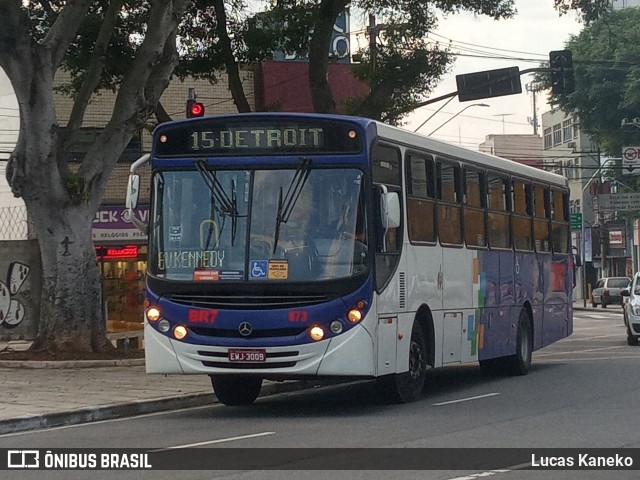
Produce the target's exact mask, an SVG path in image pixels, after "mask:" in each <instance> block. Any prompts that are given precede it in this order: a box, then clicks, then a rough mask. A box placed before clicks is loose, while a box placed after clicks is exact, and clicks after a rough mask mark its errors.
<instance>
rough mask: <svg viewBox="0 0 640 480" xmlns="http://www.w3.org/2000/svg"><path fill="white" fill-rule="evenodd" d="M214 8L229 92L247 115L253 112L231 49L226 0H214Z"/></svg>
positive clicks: (238, 107) (234, 101)
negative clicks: (225, 6)
mask: <svg viewBox="0 0 640 480" xmlns="http://www.w3.org/2000/svg"><path fill="white" fill-rule="evenodd" d="M213 7H214V8H215V11H216V20H217V25H216V31H217V33H218V41H219V42H220V45H222V59H223V60H224V65H225V67H226V69H227V77H228V78H229V91H230V92H231V97H232V98H233V103H235V104H236V108H237V109H238V112H240V113H245V112H250V111H251V106H250V105H249V101H248V100H247V97H246V96H245V94H244V88H242V80H241V79H240V71H239V70H238V63H237V62H236V58H235V56H234V54H233V49H232V48H231V39H230V38H229V34H228V33H227V13H226V12H225V9H224V0H214V2H213Z"/></svg>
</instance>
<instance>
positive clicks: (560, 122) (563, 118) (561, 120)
mask: <svg viewBox="0 0 640 480" xmlns="http://www.w3.org/2000/svg"><path fill="white" fill-rule="evenodd" d="M542 128H543V135H544V151H543V159H544V164H545V168H546V169H548V170H550V171H553V172H556V173H559V174H562V175H564V176H565V177H567V179H568V180H569V189H570V212H571V219H572V221H571V228H572V233H571V238H572V244H573V246H574V248H575V251H576V252H580V254H581V257H582V259H583V262H584V265H583V268H580V269H578V271H577V278H576V291H575V292H574V298H578V299H587V300H588V299H589V296H590V295H589V293H590V289H591V287H593V286H594V285H595V283H596V281H597V279H598V278H600V277H604V276H627V275H630V270H631V255H630V249H629V248H628V243H629V240H630V239H628V238H627V237H628V235H627V230H628V228H627V226H626V225H625V222H624V220H622V221H621V220H617V219H616V215H615V214H611V213H605V212H600V211H599V210H598V203H597V199H598V195H599V194H608V193H612V190H615V186H613V187H612V185H611V182H610V181H609V180H608V179H607V178H606V177H605V176H604V175H603V173H604V171H605V170H606V168H605V167H606V166H607V164H608V162H609V159H606V158H604V157H603V156H602V155H601V153H600V150H599V149H598V146H597V145H595V144H594V142H593V141H592V140H591V139H590V138H589V136H588V135H586V134H584V133H583V132H581V130H580V122H579V119H578V118H577V117H576V116H574V115H572V114H569V115H568V114H566V113H564V112H562V111H561V110H551V111H549V112H546V113H543V114H542ZM583 239H584V241H583ZM583 243H584V247H583Z"/></svg>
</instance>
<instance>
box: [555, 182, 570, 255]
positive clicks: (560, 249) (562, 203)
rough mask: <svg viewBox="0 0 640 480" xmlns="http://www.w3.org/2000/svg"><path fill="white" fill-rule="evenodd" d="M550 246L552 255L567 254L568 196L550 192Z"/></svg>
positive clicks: (557, 191)
mask: <svg viewBox="0 0 640 480" xmlns="http://www.w3.org/2000/svg"><path fill="white" fill-rule="evenodd" d="M551 201H552V204H551V244H552V246H553V252H554V253H569V237H570V234H569V195H568V194H567V193H566V192H561V191H559V190H553V191H552V192H551Z"/></svg>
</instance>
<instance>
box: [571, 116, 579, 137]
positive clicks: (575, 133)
mask: <svg viewBox="0 0 640 480" xmlns="http://www.w3.org/2000/svg"><path fill="white" fill-rule="evenodd" d="M572 123H573V138H574V139H576V138H578V133H579V132H578V128H579V125H578V117H573V122H572Z"/></svg>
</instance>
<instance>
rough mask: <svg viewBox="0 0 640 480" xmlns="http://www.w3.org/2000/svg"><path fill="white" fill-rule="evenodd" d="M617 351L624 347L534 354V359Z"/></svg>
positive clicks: (616, 346)
mask: <svg viewBox="0 0 640 480" xmlns="http://www.w3.org/2000/svg"><path fill="white" fill-rule="evenodd" d="M618 349H625V347H624V346H622V345H615V346H613V347H601V348H588V349H585V350H572V351H570V352H555V353H539V354H536V359H538V358H545V357H556V356H558V355H576V354H580V353H593V352H602V351H604V350H618Z"/></svg>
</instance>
